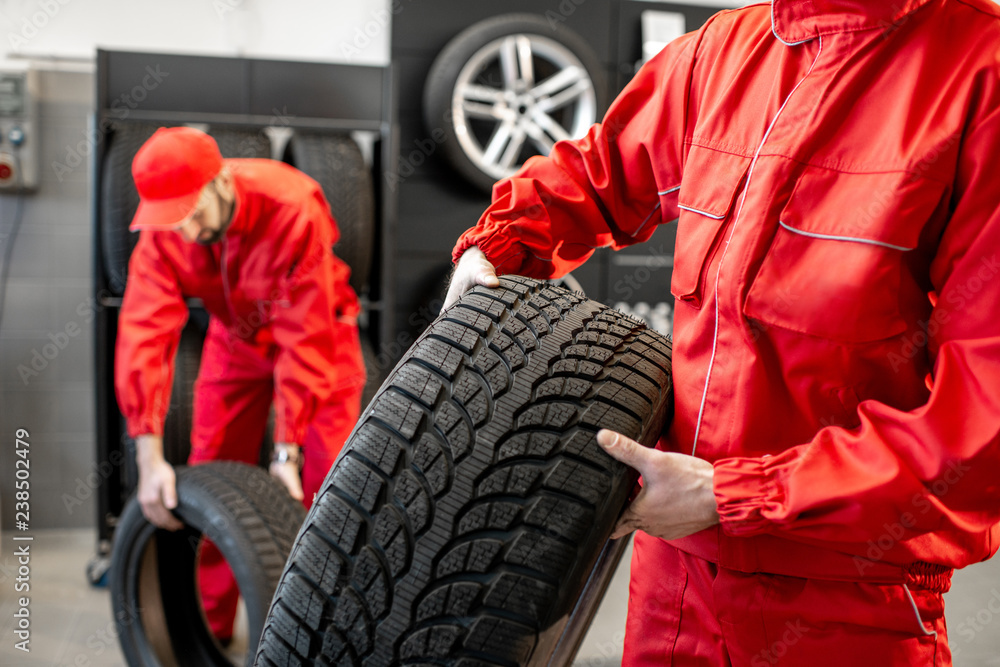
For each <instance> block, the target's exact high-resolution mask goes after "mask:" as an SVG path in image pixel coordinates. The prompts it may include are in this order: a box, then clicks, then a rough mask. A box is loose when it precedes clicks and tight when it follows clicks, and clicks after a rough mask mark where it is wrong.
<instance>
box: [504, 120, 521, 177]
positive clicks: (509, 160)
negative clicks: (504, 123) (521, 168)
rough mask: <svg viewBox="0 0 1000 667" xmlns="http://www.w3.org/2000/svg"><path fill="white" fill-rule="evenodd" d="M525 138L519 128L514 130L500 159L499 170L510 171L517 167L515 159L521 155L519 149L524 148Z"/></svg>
mask: <svg viewBox="0 0 1000 667" xmlns="http://www.w3.org/2000/svg"><path fill="white" fill-rule="evenodd" d="M525 138H526V135H525V132H524V130H523V129H521V128H520V127H517V128H515V129H514V132H513V135H512V136H511V139H510V143H509V144H507V150H505V151H504V152H503V156H502V157H501V158H500V163H499V166H500V168H501V169H503V170H504V171H510V170H511V169H513V168H514V167H516V166H517V158H518V157H519V156H520V155H521V147H522V146H524V140H525Z"/></svg>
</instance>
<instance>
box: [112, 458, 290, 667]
mask: <svg viewBox="0 0 1000 667" xmlns="http://www.w3.org/2000/svg"><path fill="white" fill-rule="evenodd" d="M177 494H178V507H177V509H176V510H175V514H176V515H177V516H178V517H179V518H180V519H181V520H182V521H184V523H185V525H186V527H185V528H184V529H183V530H180V531H177V532H174V533H172V532H168V531H165V530H159V529H157V528H156V527H155V526H153V525H152V524H150V523H149V522H148V521H146V519H145V518H144V517H143V516H142V510H141V508H140V507H139V504H138V502H136V500H135V499H134V498H133V499H132V500H131V501H130V502H129V503H128V505H127V506H126V507H125V511H124V512H122V515H121V517H120V519H119V522H118V525H117V528H116V530H115V543H114V548H113V549H112V554H111V570H110V578H111V603H112V610H113V613H114V618H115V624H116V626H117V629H118V636H119V641H120V643H121V648H122V652H123V654H124V655H125V659H126V661H127V662H128V664H129V665H131V666H133V667H135V666H138V665H143V666H146V665H150V666H152V665H161V664H171V662H173V663H174V664H179V665H199V666H201V665H230V664H232V663H231V662H230V661H229V659H228V658H226V657H225V655H223V652H222V650H221V648H220V646H219V645H218V643H217V642H216V640H215V639H214V637H213V636H212V634H211V631H210V630H209V628H208V626H207V624H206V623H205V621H204V617H203V612H202V611H201V607H200V602H199V594H198V591H197V584H196V564H197V552H198V545H199V543H200V541H201V538H202V536H205V537H208V538H209V539H211V540H212V541H213V542H214V543H215V544H216V546H218V547H219V550H220V551H221V552H222V554H223V556H224V557H225V558H226V562H227V563H228V564H229V566H230V568H231V569H232V571H233V575H234V576H235V578H236V582H237V584H238V585H239V588H240V595H241V596H242V597H243V600H244V603H245V605H246V610H247V617H248V626H249V632H248V634H249V638H250V639H249V644H250V645H249V647H248V651H247V659H246V662H247V664H251V663H252V659H253V655H254V653H255V651H256V645H257V640H258V638H259V637H260V631H261V629H262V628H263V624H264V618H265V615H266V613H267V608H268V605H269V603H270V602H271V597H272V595H273V594H274V590H275V587H276V586H277V583H278V578H279V576H280V574H281V570H282V567H283V566H284V564H285V559H286V558H287V556H288V553H289V551H290V549H291V546H292V541H293V539H294V537H295V533H296V531H297V530H298V528H299V526H300V525H301V523H302V519H303V517H304V516H305V510H304V509H303V507H302V505H301V503H299V502H298V501H297V500H295V499H293V498H292V497H291V496H289V495H288V493H287V491H285V489H284V487H282V486H281V485H280V484H279V483H278V482H276V481H274V480H273V479H271V477H270V476H269V475H268V474H267V473H266V472H264V471H263V470H261V469H259V468H255V467H253V466H248V465H244V464H242V463H233V462H219V463H207V464H204V465H199V466H194V467H190V468H185V467H179V468H177ZM171 658H172V660H171Z"/></svg>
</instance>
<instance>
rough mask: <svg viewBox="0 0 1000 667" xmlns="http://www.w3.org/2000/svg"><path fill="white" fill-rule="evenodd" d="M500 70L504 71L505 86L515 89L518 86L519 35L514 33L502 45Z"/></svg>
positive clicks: (506, 88) (505, 87) (508, 88)
mask: <svg viewBox="0 0 1000 667" xmlns="http://www.w3.org/2000/svg"><path fill="white" fill-rule="evenodd" d="M500 71H501V72H502V73H503V87H504V89H505V90H514V89H515V88H516V87H517V78H518V77H517V36H516V35H512V36H510V37H508V38H507V39H505V40H504V41H503V44H501V45H500Z"/></svg>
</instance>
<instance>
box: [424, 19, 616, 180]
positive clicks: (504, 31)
mask: <svg viewBox="0 0 1000 667" xmlns="http://www.w3.org/2000/svg"><path fill="white" fill-rule="evenodd" d="M513 35H527V36H538V37H541V38H544V39H548V40H551V41H552V42H555V43H557V44H558V45H560V46H562V47H564V48H565V49H568V51H569V52H571V53H572V55H573V56H575V57H576V59H577V61H579V63H580V64H581V65H582V66H583V69H584V70H585V71H586V74H587V75H588V76H589V78H590V81H591V83H592V85H593V89H594V95H595V108H594V113H593V115H592V116H593V117H592V118H591V119H590V120H589V122H588V123H587V124H588V125H589V124H592V123H594V122H597V121H599V120H600V119H601V117H602V116H603V114H604V111H605V109H606V108H607V85H606V83H605V76H604V73H603V68H602V66H601V62H600V60H599V59H598V57H597V54H596V53H595V52H594V49H593V48H592V47H591V46H590V45H589V44H588V43H587V41H586V40H585V39H583V38H582V37H581V36H580V35H578V34H577V33H576V32H574V31H572V30H570V29H569V28H567V27H565V26H563V25H561V24H560V23H558V22H553V21H549V20H548V19H546V18H545V17H543V16H538V15H535V14H504V15H502V16H496V17H493V18H490V19H486V20H485V21H480V22H479V23H476V24H473V25H472V26H470V27H468V28H467V29H465V30H464V31H462V32H461V33H459V34H458V35H457V36H456V37H455V38H454V39H452V40H451V41H450V42H448V44H447V45H446V46H445V48H444V49H442V50H441V53H440V54H438V56H437V58H436V59H435V60H434V64H433V65H432V66H431V70H430V73H429V74H428V76H427V83H426V84H425V86H424V103H423V106H424V122H425V125H426V127H427V132H428V136H432V137H433V136H440V131H441V130H443V131H444V135H443V136H444V138H443V139H442V140H441V141H440V142H439V143H440V144H441V151H442V154H443V155H444V156H445V158H446V159H447V160H448V162H449V163H450V164H451V165H452V167H454V168H455V169H456V170H457V171H458V172H459V173H460V174H461V175H462V176H463V177H465V178H466V179H467V180H468V181H469V182H470V183H472V184H473V185H476V186H477V187H479V188H480V189H482V190H484V191H485V192H490V191H491V190H492V188H493V184H494V183H495V182H496V181H498V180H499V179H500V178H502V177H503V176H509V175H510V174H512V173H513V172H514V171H516V169H517V168H519V167H520V166H521V165H522V164H524V162H525V161H526V160H527V159H528V157H530V156H531V155H537V154H539V153H541V151H540V150H539V149H537V148H532V149H529V147H528V145H527V144H526V145H525V149H524V150H522V151H521V153H520V157H519V158H518V159H517V161H516V163H515V164H514V165H513V166H512V167H511V168H509V169H507V170H506V171H504V172H503V173H490V172H488V171H485V170H484V168H483V166H482V165H481V164H479V163H477V161H476V158H474V157H472V156H470V154H469V152H468V151H467V150H466V149H465V148H463V143H462V139H464V138H465V137H466V136H468V137H470V138H471V137H474V136H475V135H480V137H483V136H489V135H490V131H489V127H486V128H482V129H479V128H477V127H476V125H475V123H474V122H473V123H470V125H469V129H470V132H468V133H466V132H462V133H459V132H457V131H456V125H455V122H456V117H455V115H454V113H453V112H452V109H453V107H452V104H453V98H454V95H455V89H456V85H457V84H458V83H459V80H460V77H461V73H462V70H463V69H464V68H465V67H466V65H467V64H468V63H469V62H470V61H471V60H472V59H473V58H475V57H477V54H479V53H480V52H481V51H482V50H483V49H484V48H486V47H488V45H490V44H491V43H494V42H495V41H496V40H499V39H502V38H504V37H509V36H513ZM544 65H545V63H544V62H542V61H538V59H537V58H536V62H535V66H536V67H537V68H539V69H538V73H539V74H540V75H543V74H544V73H545V70H544V67H543V66H544ZM494 79H496V76H495V75H494V73H493V72H492V71H491V70H489V69H487V70H484V71H483V72H481V73H480V74H479V75H478V76H477V78H476V79H475V81H476V83H478V84H480V85H487V86H489V87H496V83H497V82H496V81H494ZM518 113H519V116H522V117H523V116H524V115H525V114H524V113H523V111H521V112H518ZM556 113H568V112H566V111H565V110H563V111H561V112H560V111H559V110H557V111H556ZM588 115H589V114H588ZM484 133H485V134H484ZM480 143H482V142H480Z"/></svg>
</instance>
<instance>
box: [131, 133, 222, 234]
mask: <svg viewBox="0 0 1000 667" xmlns="http://www.w3.org/2000/svg"><path fill="white" fill-rule="evenodd" d="M221 170H222V154H221V153H220V152H219V146H218V144H216V143H215V139H213V138H212V137H210V136H208V135H207V134H205V133H204V132H201V131H199V130H195V129H194V128H190V127H161V128H160V129H158V130H157V131H156V133H155V134H153V136H152V137H150V138H149V140H148V141H146V143H144V144H143V145H142V148H140V149H139V151H138V152H137V153H136V154H135V159H134V160H132V178H133V179H135V187H136V190H138V191H139V208H138V210H137V211H136V212H135V217H134V218H133V219H132V224H131V225H130V226H129V229H131V230H132V231H135V230H137V229H176V228H177V226H178V225H179V224H180V223H181V221H183V220H184V218H186V217H188V216H189V215H191V213H192V212H193V211H194V208H195V206H196V205H197V204H198V197H199V196H200V195H201V190H202V188H204V187H205V186H206V185H208V184H209V183H210V182H211V181H212V180H213V179H214V178H215V177H216V176H218V175H219V172H220V171H221Z"/></svg>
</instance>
